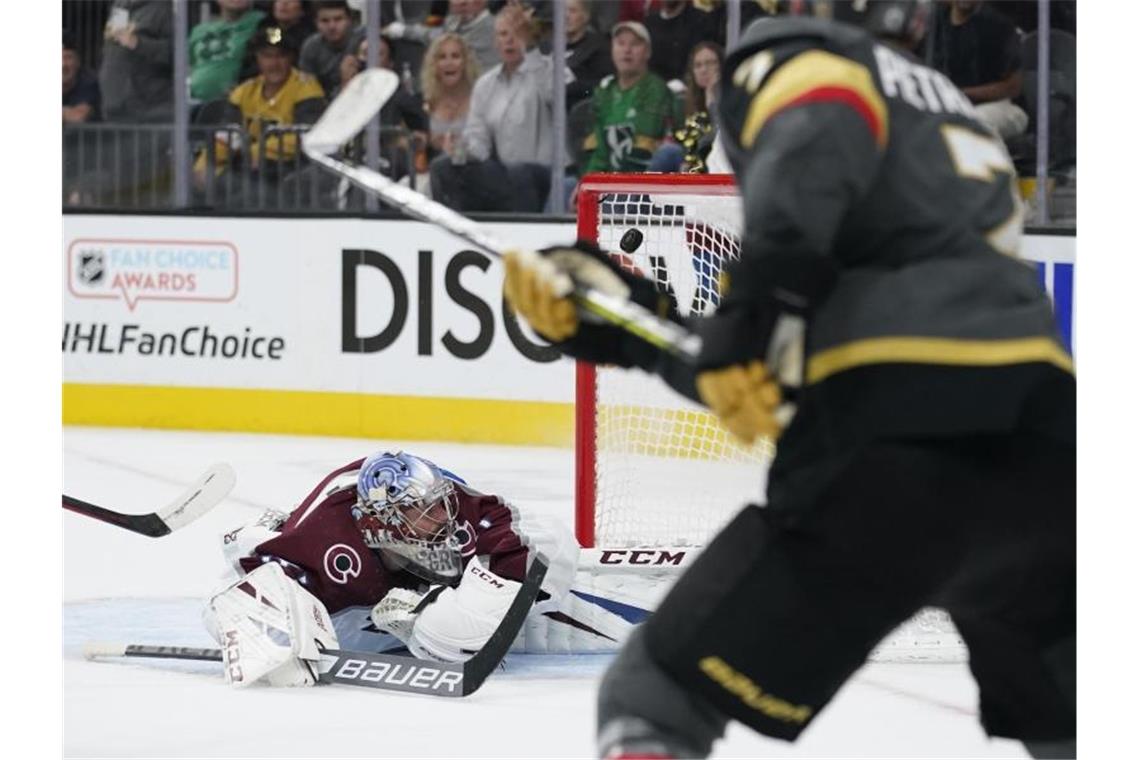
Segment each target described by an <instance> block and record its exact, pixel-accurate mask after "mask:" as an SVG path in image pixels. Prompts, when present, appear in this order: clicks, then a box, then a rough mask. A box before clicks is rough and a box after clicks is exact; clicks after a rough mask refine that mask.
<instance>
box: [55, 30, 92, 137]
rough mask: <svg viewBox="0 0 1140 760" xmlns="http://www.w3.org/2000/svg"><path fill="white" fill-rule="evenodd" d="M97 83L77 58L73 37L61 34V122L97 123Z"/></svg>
mask: <svg viewBox="0 0 1140 760" xmlns="http://www.w3.org/2000/svg"><path fill="white" fill-rule="evenodd" d="M101 100H102V97H101V96H100V94H99V81H98V80H97V79H96V78H95V75H94V74H92V73H91V72H90V71H88V70H87V69H85V68H83V62H82V60H81V59H80V57H79V50H78V49H77V47H76V44H75V35H74V34H71V33H70V32H67V31H65V32H64V33H63V122H64V123H65V124H79V123H82V122H93V121H99V120H100V119H101V118H102V115H101V112H100V101H101Z"/></svg>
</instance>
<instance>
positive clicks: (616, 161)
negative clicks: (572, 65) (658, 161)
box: [583, 21, 684, 174]
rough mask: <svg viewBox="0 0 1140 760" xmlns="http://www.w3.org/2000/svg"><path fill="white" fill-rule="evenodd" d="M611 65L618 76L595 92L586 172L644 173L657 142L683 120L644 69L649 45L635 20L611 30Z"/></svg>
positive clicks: (660, 83) (674, 102)
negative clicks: (592, 131) (592, 127)
mask: <svg viewBox="0 0 1140 760" xmlns="http://www.w3.org/2000/svg"><path fill="white" fill-rule="evenodd" d="M611 47H612V52H613V62H614V69H615V70H616V71H617V74H616V75H615V76H613V77H607V78H606V79H604V80H602V83H601V84H600V85H599V86H598V89H597V90H595V91H594V118H595V127H594V133H593V135H591V137H590V138H589V139H588V140H587V144H586V147H587V148H588V149H590V150H592V151H593V153H592V154H591V156H590V160H589V161H588V162H587V163H586V168H585V170H584V171H583V173H584V174H588V173H589V172H639V171H645V170H646V168H647V167H648V164H649V160H650V158H651V157H652V155H653V152H654V151H655V150H657V148H658V146H659V145H660V144H661V141H662V140H663V139H665V137H666V136H667V135H669V134H670V132H672V130H673V129H675V128H677V127H679V126H680V125H681V124H682V122H683V121H684V118H683V115H682V110H681V103H680V101H679V100H678V99H677V98H676V96H674V95H673V93H672V92H671V91H670V90H669V88H668V87H667V86H666V85H665V82H664V81H663V80H662V79H661V77H659V76H657V75H656V74H654V73H653V72H651V71H650V70H649V56H650V51H651V50H652V42H651V39H650V36H649V32H648V30H646V28H645V26H644V25H643V24H641V23H638V22H637V21H623V22H621V23H620V24H618V25H617V26H615V27H614V33H613V43H612V46H611Z"/></svg>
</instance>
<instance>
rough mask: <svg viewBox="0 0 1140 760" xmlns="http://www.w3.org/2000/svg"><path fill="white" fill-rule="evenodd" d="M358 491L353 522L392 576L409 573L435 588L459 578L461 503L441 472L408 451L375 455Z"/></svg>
mask: <svg viewBox="0 0 1140 760" xmlns="http://www.w3.org/2000/svg"><path fill="white" fill-rule="evenodd" d="M356 491H357V496H358V499H357V502H356V507H355V508H354V509H353V516H354V517H355V518H356V522H357V525H358V526H359V527H360V528H361V531H362V532H363V533H364V541H365V543H366V544H367V545H368V546H369V547H371V548H373V549H377V550H379V552H380V557H381V560H382V561H383V562H384V565H385V566H386V567H387V568H388V569H389V570H393V571H399V570H407V571H409V572H411V573H415V574H416V575H418V576H419V577H421V578H423V579H425V580H427V581H430V582H432V583H447V584H450V583H452V582H454V581H455V579H456V578H458V577H459V575H460V573H461V572H462V571H463V560H462V557H461V555H460V551H459V549H460V546H459V541H458V540H457V538H456V517H457V516H458V511H459V501H458V498H457V496H456V494H455V486H454V484H453V483H452V482H451V480H450V479H448V478H447V477H446V476H444V474H443V473H442V472H441V471H440V469H439V468H438V467H436V466H435V465H434V464H432V463H431V462H429V461H427V460H426V459H421V458H419V457H417V456H413V455H412V454H405V453H404V452H402V451H396V452H387V451H385V452H382V453H380V454H374V455H373V456H370V457H368V459H366V460H365V461H364V464H363V465H362V466H361V468H360V474H359V475H358V476H357V483H356Z"/></svg>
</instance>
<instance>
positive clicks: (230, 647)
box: [225, 631, 245, 683]
mask: <svg viewBox="0 0 1140 760" xmlns="http://www.w3.org/2000/svg"><path fill="white" fill-rule="evenodd" d="M225 637H226V668H227V672H228V673H229V676H230V682H231V683H241V681H242V679H243V678H244V677H245V676H243V675H242V672H241V665H240V664H239V663H238V661H239V660H240V659H241V642H239V641H238V632H237V631H226V634H225Z"/></svg>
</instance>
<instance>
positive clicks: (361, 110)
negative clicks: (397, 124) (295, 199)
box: [301, 69, 400, 156]
mask: <svg viewBox="0 0 1140 760" xmlns="http://www.w3.org/2000/svg"><path fill="white" fill-rule="evenodd" d="M399 86H400V78H399V77H398V76H396V73H395V72H393V71H389V70H388V69H365V70H364V71H362V72H360V73H359V74H357V75H356V76H354V77H353V78H352V79H351V80H350V81H349V83H348V84H347V85H345V87H344V89H343V90H342V91H341V93H340V94H339V95H337V96H336V98H334V99H333V102H332V103H330V104H329V107H328V108H327V109H325V112H324V114H322V115H321V118H319V119H317V123H316V124H314V125H313V126H312V128H311V129H310V130H309V131H308V132H306V133H305V134H304V135H303V136H302V137H301V149H302V150H304V152H305V154H306V155H310V156H311V155H313V154H322V155H325V154H328V153H333V152H335V151H336V150H337V149H338V148H340V146H342V145H344V144H345V143H346V142H348V141H349V140H351V139H352V138H353V137H355V136H356V135H357V133H358V132H360V130H362V129H364V127H365V126H366V125H367V124H368V122H369V121H371V120H372V117H374V116H375V115H376V114H378V113H379V112H380V109H381V108H383V107H384V104H385V103H387V102H388V100H389V99H390V98H391V97H392V93H394V92H395V91H396V88H397V87H399Z"/></svg>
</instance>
